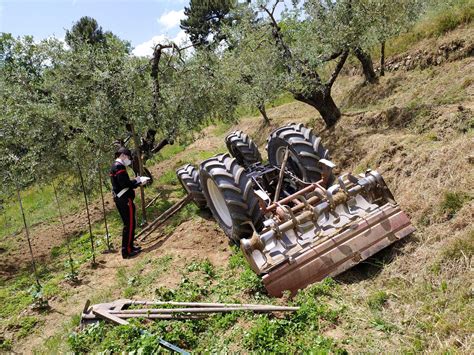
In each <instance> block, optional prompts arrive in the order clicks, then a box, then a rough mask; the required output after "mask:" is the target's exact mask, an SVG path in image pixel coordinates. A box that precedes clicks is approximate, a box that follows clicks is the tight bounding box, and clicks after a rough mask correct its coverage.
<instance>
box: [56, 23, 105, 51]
mask: <svg viewBox="0 0 474 355" xmlns="http://www.w3.org/2000/svg"><path fill="white" fill-rule="evenodd" d="M65 41H66V43H67V44H68V45H69V46H70V47H73V48H74V47H76V46H79V45H81V44H92V45H96V44H103V43H105V36H104V32H103V31H102V27H100V26H99V25H98V23H97V21H96V20H95V19H93V18H92V17H88V16H84V17H81V18H80V19H79V21H77V22H76V23H75V24H74V25H73V26H72V28H71V30H67V31H66V37H65Z"/></svg>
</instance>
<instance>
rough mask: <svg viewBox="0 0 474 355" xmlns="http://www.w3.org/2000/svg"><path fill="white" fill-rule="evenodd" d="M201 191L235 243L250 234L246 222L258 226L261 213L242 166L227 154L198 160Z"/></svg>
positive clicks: (257, 227)
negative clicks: (199, 163)
mask: <svg viewBox="0 0 474 355" xmlns="http://www.w3.org/2000/svg"><path fill="white" fill-rule="evenodd" d="M199 177H200V179H201V185H202V192H203V193H204V196H206V200H207V204H208V206H209V208H210V209H211V212H212V214H213V216H214V218H215V219H216V221H217V222H218V223H219V225H220V227H221V228H222V229H223V230H224V232H225V234H226V235H227V236H228V237H229V239H230V240H231V241H233V242H234V243H235V244H237V245H238V244H239V243H240V239H241V238H249V237H251V236H252V234H253V229H252V227H251V225H250V223H251V224H253V226H254V227H255V229H256V230H257V231H258V230H260V229H261V228H262V222H263V215H262V212H261V210H260V206H259V205H258V200H257V197H256V196H255V193H254V190H253V183H252V181H251V180H250V179H249V178H248V177H247V175H246V174H245V169H244V168H243V167H242V166H241V165H239V164H238V163H237V160H236V159H235V158H231V157H230V156H229V155H228V154H219V155H217V156H215V157H213V158H210V159H207V160H205V161H203V162H202V163H201V166H200V168H199Z"/></svg>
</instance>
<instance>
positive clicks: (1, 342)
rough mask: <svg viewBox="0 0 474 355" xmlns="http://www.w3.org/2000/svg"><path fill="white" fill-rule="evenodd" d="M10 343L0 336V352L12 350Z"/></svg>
mask: <svg viewBox="0 0 474 355" xmlns="http://www.w3.org/2000/svg"><path fill="white" fill-rule="evenodd" d="M12 346H13V344H12V341H11V340H10V339H5V338H4V337H3V336H0V350H2V351H5V352H6V351H10V350H11V349H12Z"/></svg>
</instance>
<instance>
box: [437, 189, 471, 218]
mask: <svg viewBox="0 0 474 355" xmlns="http://www.w3.org/2000/svg"><path fill="white" fill-rule="evenodd" d="M471 199H472V197H471V196H470V195H469V194H467V193H465V192H452V191H447V192H445V193H444V195H443V199H442V201H441V204H440V210H441V212H442V213H443V214H445V215H447V217H448V218H453V217H454V215H455V214H456V213H457V212H458V211H459V210H460V209H461V208H462V206H463V205H464V203H466V202H468V201H470V200H471Z"/></svg>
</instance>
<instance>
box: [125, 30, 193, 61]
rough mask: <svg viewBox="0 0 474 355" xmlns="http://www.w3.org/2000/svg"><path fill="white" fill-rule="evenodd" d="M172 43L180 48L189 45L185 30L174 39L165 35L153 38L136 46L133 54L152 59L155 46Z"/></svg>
mask: <svg viewBox="0 0 474 355" xmlns="http://www.w3.org/2000/svg"><path fill="white" fill-rule="evenodd" d="M170 41H171V42H174V43H176V44H177V45H178V46H183V45H184V44H186V43H189V40H188V35H187V34H186V33H185V32H184V31H183V30H181V31H179V32H178V33H177V34H176V36H174V37H173V38H170V37H169V36H167V35H163V34H161V35H157V36H153V37H152V38H151V39H150V40H148V41H146V42H143V43H141V44H139V45H138V46H136V47H135V48H134V49H133V52H132V53H133V54H134V55H136V56H137V57H151V56H152V55H153V48H154V47H155V45H157V44H158V43H167V42H170Z"/></svg>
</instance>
